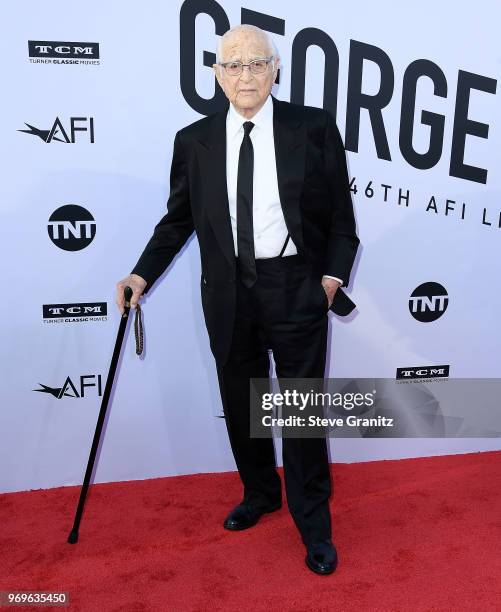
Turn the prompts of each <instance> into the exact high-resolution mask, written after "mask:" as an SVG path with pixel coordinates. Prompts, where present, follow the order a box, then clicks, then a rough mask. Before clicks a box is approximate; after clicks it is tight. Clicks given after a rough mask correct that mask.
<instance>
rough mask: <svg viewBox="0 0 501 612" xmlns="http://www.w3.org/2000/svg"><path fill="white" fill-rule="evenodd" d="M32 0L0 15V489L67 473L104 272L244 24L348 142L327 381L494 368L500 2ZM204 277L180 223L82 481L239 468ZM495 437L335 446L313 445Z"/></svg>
mask: <svg viewBox="0 0 501 612" xmlns="http://www.w3.org/2000/svg"><path fill="white" fill-rule="evenodd" d="M48 8H49V7H48V6H47V4H46V3H39V2H35V1H34V0H33V1H31V2H23V3H14V2H11V3H7V4H6V5H4V6H3V7H2V17H3V18H2V20H1V24H2V25H1V28H2V36H1V44H2V49H3V53H2V56H3V62H2V65H1V71H2V83H3V95H2V102H1V104H2V139H1V141H0V146H1V150H2V162H1V168H2V180H1V182H0V193H1V209H2V228H3V238H2V253H3V255H2V261H3V266H2V269H3V273H2V279H3V283H2V287H3V294H4V295H3V300H2V309H3V314H2V316H1V322H0V325H1V328H2V347H3V357H2V372H3V382H2V386H1V388H2V402H1V414H0V426H1V436H2V441H1V445H0V460H1V464H0V470H1V473H0V490H2V491H13V490H24V489H31V488H41V487H52V486H59V485H70V484H75V483H78V482H80V481H81V479H82V476H83V471H84V467H85V464H86V460H87V456H88V451H89V447H90V443H91V440H92V435H93V432H94V427H95V423H96V418H97V414H98V411H99V407H100V402H101V397H102V393H103V390H104V385H105V380H106V375H107V371H108V367H109V363H110V359H111V354H112V350H113V344H114V341H115V337H116V332H117V328H118V323H119V314H118V311H117V309H116V306H115V304H114V293H115V284H116V282H117V281H118V280H120V279H121V278H123V277H124V276H125V275H126V274H127V273H128V272H129V271H130V270H131V269H132V267H133V265H134V264H135V262H136V260H137V258H138V257H139V254H140V253H141V251H142V249H143V247H144V246H145V244H146V241H147V240H148V238H149V236H150V235H151V232H152V230H153V227H154V225H155V223H156V222H157V221H158V220H159V219H160V217H161V216H162V215H163V214H164V210H165V204H166V201H167V198H168V191H169V186H168V185H169V171H170V162H171V155H172V144H173V138H174V135H175V133H176V131H177V130H178V129H180V128H181V127H183V126H185V125H187V124H188V123H191V122H193V121H195V120H197V119H199V118H200V117H201V116H203V115H207V114H210V113H212V112H214V111H216V110H218V108H220V105H221V102H222V95H223V94H222V92H221V91H220V90H219V89H218V88H217V87H216V83H215V80H214V76H213V73H212V69H211V67H210V66H211V64H212V63H213V62H214V60H215V50H216V46H217V43H218V40H219V37H220V35H221V34H223V33H224V32H225V31H226V30H227V29H228V28H230V27H232V26H234V25H237V24H239V23H253V24H255V25H258V26H259V27H262V28H263V29H266V30H267V31H269V32H270V33H271V35H272V36H273V39H274V41H275V42H276V45H277V47H278V49H279V52H280V56H281V59H282V70H281V72H280V79H279V83H277V84H276V85H275V87H274V91H273V93H274V95H275V96H276V97H278V98H280V99H283V100H290V101H293V102H296V103H304V104H308V105H313V106H319V107H325V108H328V109H329V110H330V111H331V112H332V113H333V114H334V115H335V116H336V120H337V123H338V126H339V129H340V132H341V135H342V137H343V139H344V142H345V146H346V150H347V156H348V163H349V170H350V177H351V180H352V193H353V199H354V204H355V208H356V217H357V225H358V232H359V236H360V240H361V248H360V251H359V254H358V257H357V262H356V266H355V271H354V274H353V282H352V286H351V287H350V292H351V296H352V298H353V299H354V301H355V302H356V303H357V306H358V309H357V311H356V312H354V313H353V314H352V315H350V317H348V318H347V319H339V318H336V317H333V316H332V315H330V316H331V319H330V347H329V364H328V373H329V375H330V376H332V377H337V376H339V377H343V378H355V377H366V378H367V377H375V378H378V377H381V378H387V379H396V378H399V377H400V378H403V379H409V380H416V379H418V380H419V379H427V380H429V388H430V389H432V388H433V385H434V384H436V385H443V384H446V383H447V379H448V378H449V379H450V378H499V377H500V370H501V367H500V358H499V353H500V347H501V326H500V325H499V312H500V310H501V293H500V290H499V277H500V259H501V258H500V248H499V245H500V244H501V170H500V165H499V151H500V150H501V105H500V102H499V96H500V91H499V87H498V80H499V74H500V71H501V49H500V47H499V44H498V40H499V32H498V29H499V28H498V23H499V17H500V14H499V5H498V3H497V2H495V1H494V0H480V2H477V3H476V4H475V5H474V7H472V6H470V7H468V10H465V11H464V12H463V11H462V10H461V9H460V8H459V9H458V6H457V4H456V3H453V2H452V1H451V2H442V3H437V2H432V1H431V0H424V1H423V2H421V3H419V4H412V5H408V4H400V5H398V4H395V3H394V2H392V1H390V0H382V1H381V2H378V3H370V2H367V1H363V0H352V1H351V2H349V3H326V2H324V1H323V0H310V1H309V2H308V3H302V2H296V3H290V2H286V1H285V0H280V1H277V2H273V3H272V4H270V3H269V2H265V1H264V0H252V1H249V2H243V3H242V2H240V1H236V0H220V1H216V0H186V1H185V2H164V1H161V0H147V1H146V2H143V3H140V4H138V3H136V2H132V1H130V0H125V1H124V0H121V1H120V2H119V1H117V0H114V1H109V2H106V3H102V2H97V0H90V2H87V3H86V5H85V7H81V6H80V7H78V9H77V8H76V7H72V6H71V5H68V4H67V3H65V2H62V1H59V0H54V1H53V2H51V5H50V10H48ZM207 189H210V185H207ZM199 284H200V264H199V250H198V244H197V240H196V237H192V239H190V241H189V242H188V244H187V245H186V246H185V248H184V249H183V250H182V252H181V253H180V254H179V256H178V257H177V258H176V260H175V261H174V263H173V265H172V266H171V267H170V269H169V270H168V271H167V272H166V274H165V275H164V277H163V278H162V280H161V281H160V282H159V283H158V284H157V286H156V287H155V288H154V290H152V291H151V292H150V294H149V295H148V297H147V298H146V299H145V301H144V305H143V309H144V319H145V334H146V348H145V356H144V358H138V357H137V356H136V355H135V346H134V342H133V338H132V334H130V335H129V338H128V342H127V344H126V346H125V348H124V354H123V359H122V360H121V363H120V367H119V372H118V374H117V381H116V387H115V390H114V393H113V396H112V405H111V408H110V413H109V418H108V420H107V423H106V430H105V440H104V444H103V445H102V449H101V452H100V457H99V466H98V469H97V472H96V481H114V480H128V479H140V478H149V477H156V476H164V475H172V474H186V473H194V472H211V471H220V470H232V469H235V466H234V462H233V459H232V456H231V452H230V448H229V444H228V441H227V437H226V429H225V424H224V420H223V419H222V418H221V404H220V398H219V391H218V387H217V380H216V372H215V367H214V362H213V358H212V354H211V353H210V349H209V344H208V338H207V333H206V330H205V325H204V322H203V315H202V311H201V305H200V295H199ZM130 331H131V332H132V329H131V330H130ZM479 401H481V398H480V399H479ZM471 408H472V410H475V405H472V407H471ZM279 446H280V445H279V444H278V447H279ZM500 446H501V445H500V442H499V439H495V438H491V439H464V438H463V439H393V440H381V439H340V440H334V441H331V456H332V460H333V461H361V460H368V459H381V458H396V457H406V456H420V455H434V454H443V453H453V452H468V451H476V450H487V449H497V448H500Z"/></svg>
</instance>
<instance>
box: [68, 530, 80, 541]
mask: <svg viewBox="0 0 501 612" xmlns="http://www.w3.org/2000/svg"><path fill="white" fill-rule="evenodd" d="M77 542H78V531H75V529H73V531H71V532H70V535H69V536H68V544H76V543H77Z"/></svg>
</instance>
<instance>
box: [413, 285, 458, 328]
mask: <svg viewBox="0 0 501 612" xmlns="http://www.w3.org/2000/svg"><path fill="white" fill-rule="evenodd" d="M448 305H449V296H448V295H447V291H446V290H445V287H442V285H440V284H439V283H431V282H430V283H423V284H422V285H419V287H417V288H416V289H414V291H413V292H412V293H411V296H410V298H409V311H410V313H411V315H412V316H413V317H414V318H415V319H416V320H417V321H421V323H431V322H432V321H436V320H437V319H439V318H440V317H441V316H442V315H443V314H444V312H445V311H446V310H447V306H448Z"/></svg>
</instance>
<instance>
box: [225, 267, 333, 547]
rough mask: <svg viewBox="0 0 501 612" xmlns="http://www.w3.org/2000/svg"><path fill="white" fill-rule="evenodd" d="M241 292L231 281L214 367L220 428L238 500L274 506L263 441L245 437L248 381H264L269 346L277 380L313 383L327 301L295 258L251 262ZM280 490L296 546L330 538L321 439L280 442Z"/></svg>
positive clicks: (271, 459) (267, 442) (272, 468)
mask: <svg viewBox="0 0 501 612" xmlns="http://www.w3.org/2000/svg"><path fill="white" fill-rule="evenodd" d="M256 265H257V274H258V279H257V282H256V284H255V285H254V286H253V287H252V288H250V289H248V288H246V287H245V286H244V285H243V284H242V283H241V282H240V281H239V280H238V279H237V307H236V318H235V327H234V333H233V340H232V345H231V350H230V355H229V358H228V360H227V362H226V363H224V364H216V365H217V371H218V378H219V386H220V391H221V398H222V403H223V410H224V414H225V420H226V426H227V429H228V434H229V439H230V444H231V448H232V451H233V456H234V458H235V462H236V464H237V468H238V471H239V474H240V478H241V480H242V483H243V487H244V495H243V501H244V502H247V503H251V504H252V505H253V506H255V507H257V508H262V509H268V508H272V507H273V506H276V505H278V504H280V503H281V484H280V477H279V475H278V473H277V471H276V462H275V451H274V445H273V440H272V439H271V438H251V437H250V409H249V405H250V391H249V379H250V378H267V377H268V376H269V372H270V361H269V355H268V349H272V351H273V358H274V360H275V367H276V374H277V377H278V378H279V379H280V378H282V377H283V378H296V377H300V378H320V379H323V377H324V372H325V358H326V347H327V328H328V319H327V311H328V300H327V296H326V294H325V291H324V289H323V287H322V285H321V274H319V273H317V272H315V270H314V269H313V267H312V265H311V264H309V263H307V262H305V261H304V260H303V259H302V258H301V257H300V256H299V255H292V256H289V257H274V258H271V259H258V260H257V261H256ZM282 449H283V465H284V478H285V490H286V494H287V502H288V506H289V510H290V512H291V515H292V517H293V519H294V522H295V524H296V526H297V528H298V529H299V531H300V533H301V536H302V539H303V542H304V543H305V544H306V545H308V544H313V543H315V542H318V541H320V540H324V539H328V538H330V537H331V523H330V512H329V505H328V499H329V496H330V493H331V483H330V471H329V462H328V455H327V444H326V440H325V438H283V439H282Z"/></svg>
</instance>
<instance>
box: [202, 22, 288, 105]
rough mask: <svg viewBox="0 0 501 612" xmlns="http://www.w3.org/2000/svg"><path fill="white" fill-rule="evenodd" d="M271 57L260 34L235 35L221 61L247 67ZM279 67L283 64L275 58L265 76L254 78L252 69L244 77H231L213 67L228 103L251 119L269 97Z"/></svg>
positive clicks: (246, 71) (228, 43) (225, 47)
mask: <svg viewBox="0 0 501 612" xmlns="http://www.w3.org/2000/svg"><path fill="white" fill-rule="evenodd" d="M271 55H272V52H271V51H270V49H269V48H268V45H267V41H266V38H265V37H264V36H260V35H259V34H258V33H249V32H236V33H235V34H234V35H233V36H231V38H230V39H229V40H228V41H225V43H224V45H223V49H222V57H221V58H220V61H221V62H237V61H238V62H242V63H243V64H248V63H249V62H251V61H252V60H255V59H262V58H265V57H270V56H271ZM279 63H280V60H279V59H278V58H276V59H275V66H274V67H273V68H272V63H271V62H270V63H269V64H268V68H267V70H266V71H265V72H263V73H262V74H252V72H251V71H250V68H246V67H244V68H243V69H242V73H241V74H239V75H237V76H232V75H229V74H227V72H226V70H225V69H224V68H223V67H222V66H218V65H217V64H213V69H214V72H215V73H216V77H217V80H218V83H219V85H221V88H222V89H223V91H224V93H225V94H226V97H227V98H228V100H229V101H230V102H232V104H233V105H234V106H235V108H236V109H237V111H239V112H240V113H241V114H242V115H244V116H250V115H252V114H254V113H256V112H257V111H258V110H259V109H260V108H261V106H262V105H263V104H264V102H265V100H266V98H267V97H268V95H269V93H270V91H271V88H272V86H273V83H274V82H275V78H276V76H277V70H278V67H279Z"/></svg>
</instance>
